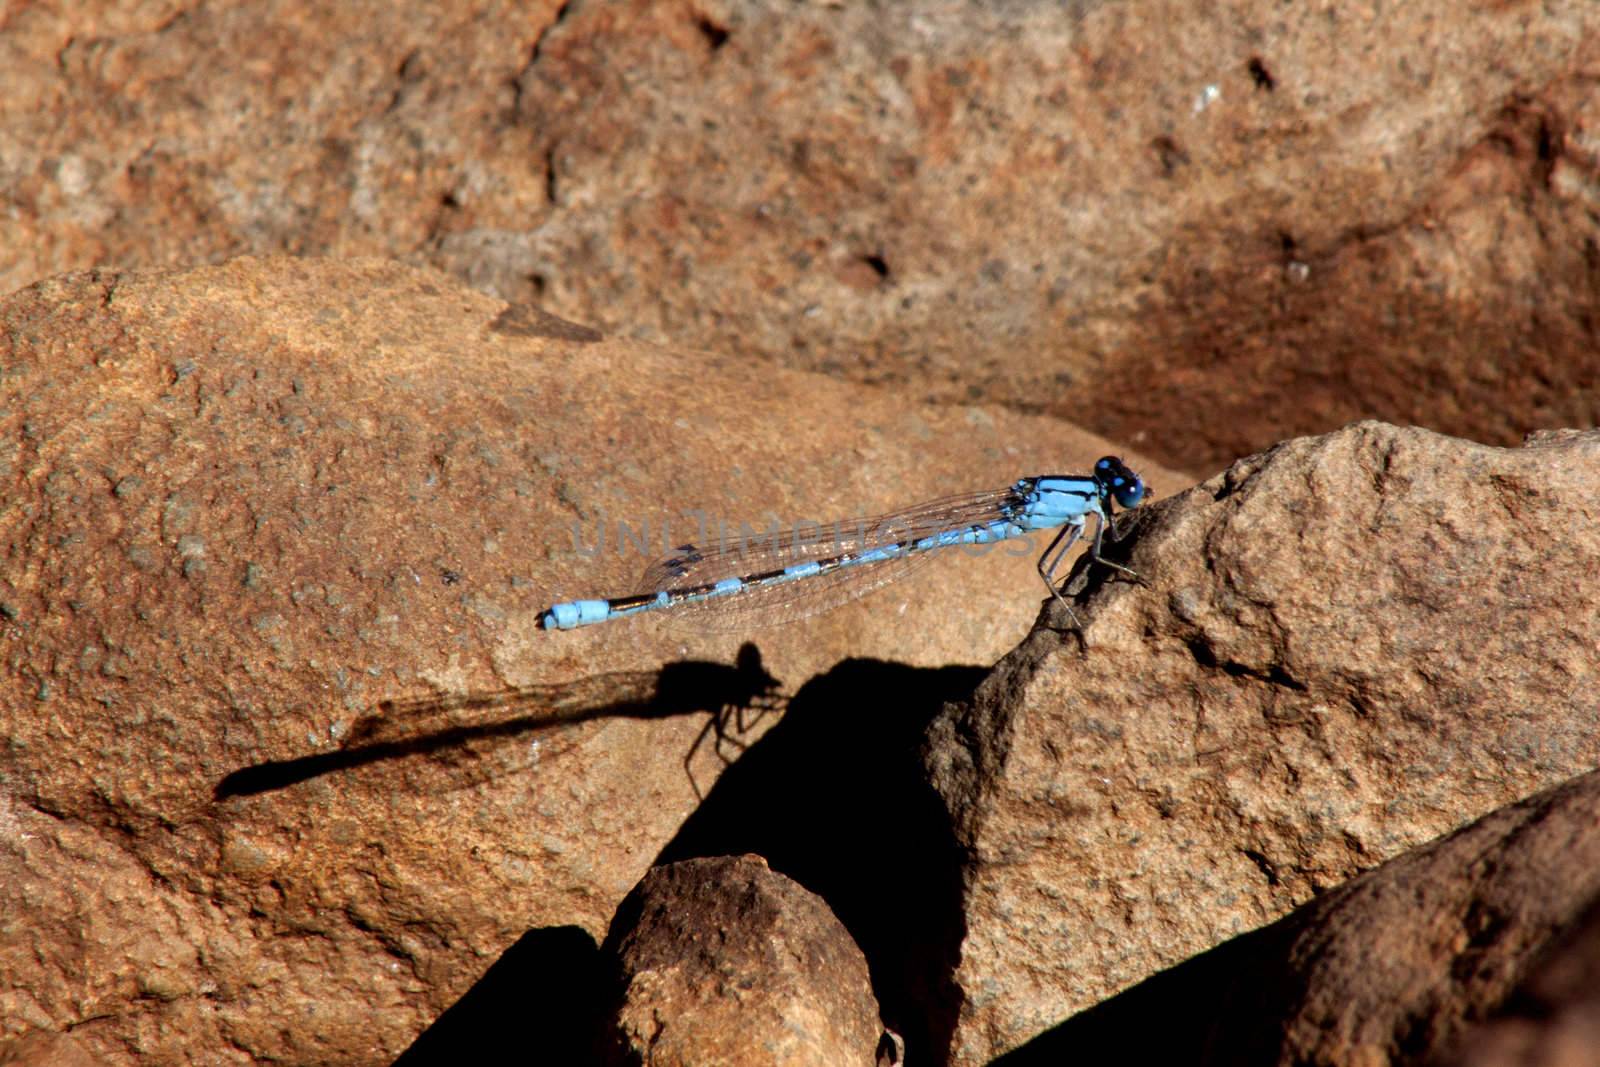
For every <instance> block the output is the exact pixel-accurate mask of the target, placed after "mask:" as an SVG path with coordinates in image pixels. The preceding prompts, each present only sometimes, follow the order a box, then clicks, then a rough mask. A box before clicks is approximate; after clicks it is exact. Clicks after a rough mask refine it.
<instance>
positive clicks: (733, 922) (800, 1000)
mask: <svg viewBox="0 0 1600 1067" xmlns="http://www.w3.org/2000/svg"><path fill="white" fill-rule="evenodd" d="M604 947H605V948H606V950H607V951H608V952H610V953H612V954H613V955H614V956H615V960H616V966H617V968H618V980H619V982H620V983H621V985H622V990H621V999H620V1001H619V1003H618V1005H617V1007H616V1014H615V1017H614V1020H613V1026H614V1031H613V1035H612V1040H611V1042H610V1043H609V1045H608V1048H609V1060H608V1062H611V1063H616V1064H636V1063H638V1064H651V1065H654V1067H690V1065H699V1064H727V1065H729V1067H733V1065H737V1064H747V1063H749V1064H753V1063H766V1064H774V1065H780V1064H786V1065H793V1067H800V1065H815V1067H834V1065H838V1067H844V1065H846V1064H866V1065H870V1064H873V1063H875V1062H876V1053H877V1049H878V1046H879V1043H880V1038H881V1036H882V1032H883V1031H882V1027H881V1026H880V1025H879V1024H878V1007H877V1003H876V1001H874V1000H873V998H872V987H871V983H870V981H869V979H868V976H867V961H866V958H865V957H864V956H862V955H861V950H860V949H859V948H857V947H856V945H855V943H854V942H853V941H851V940H850V935H849V933H848V932H846V930H845V928H844V927H843V926H842V925H841V924H840V923H839V920H838V919H836V918H834V916H833V913H832V912H830V911H829V910H828V907H827V905H826V904H824V903H823V902H822V901H821V900H819V899H818V898H817V897H815V896H813V895H812V894H810V893H808V892H806V891H805V890H804V889H803V888H801V887H800V886H799V885H796V884H795V883H794V882H793V881H791V880H789V879H788V878H785V877H784V876H783V875H781V874H774V873H773V872H772V871H770V870H768V869H767V865H766V863H764V862H763V861H762V860H761V858H760V857H759V856H739V857H732V856H728V857H717V858H708V859H696V860H685V861H683V862H681V863H674V864H670V865H668V866H666V867H658V868H656V869H655V870H652V871H651V872H650V873H649V874H648V875H646V876H645V878H644V881H642V882H641V883H640V884H639V886H638V888H636V889H635V890H634V891H633V892H632V893H631V894H629V896H628V898H627V899H626V900H624V901H623V902H622V905H621V906H620V907H619V908H618V910H617V916H616V918H615V920H613V923H612V928H611V933H610V935H609V936H608V937H607V939H606V945H605V946H604Z"/></svg>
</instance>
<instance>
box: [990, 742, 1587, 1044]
mask: <svg viewBox="0 0 1600 1067" xmlns="http://www.w3.org/2000/svg"><path fill="white" fill-rule="evenodd" d="M1597 806H1600V773H1595V772H1591V773H1589V774H1586V775H1582V776H1580V777H1578V778H1576V779H1574V780H1573V781H1571V782H1568V783H1566V784H1564V785H1561V786H1558V787H1556V788H1555V789H1552V790H1548V791H1546V792H1544V793H1541V794H1539V795H1537V796H1535V797H1532V798H1530V799H1529V800H1526V801H1523V802H1521V803H1518V804H1515V805H1511V806H1508V807H1505V808H1501V809H1499V810H1498V811H1495V812H1494V813H1492V814H1490V815H1488V816H1485V817H1484V818H1483V819H1480V820H1478V821H1477V822H1475V823H1473V824H1472V825H1471V826H1469V827H1466V828H1465V829H1463V830H1461V831H1458V832H1457V833H1455V834H1452V835H1450V836H1449V837H1447V838H1445V839H1443V840H1440V841H1436V842H1433V843H1431V844H1429V845H1427V846H1425V847H1424V848H1421V849H1418V850H1416V851H1414V852H1411V853H1407V854H1406V855H1404V856H1401V857H1399V858H1398V859H1394V860H1390V861H1389V862H1388V863H1385V864H1384V865H1383V866H1381V867H1379V868H1377V869H1375V870H1373V871H1369V872H1367V873H1366V874H1364V875H1361V876H1359V877H1357V878H1355V879H1353V880H1351V881H1350V882H1348V883H1346V884H1344V885H1341V886H1339V887H1338V888H1336V889H1333V890H1330V891H1329V892H1327V893H1325V894H1323V895H1322V896H1320V897H1318V898H1317V899H1316V900H1314V901H1312V902H1311V903H1309V904H1307V905H1305V906H1303V907H1301V908H1299V909H1297V910H1296V911H1295V912H1294V913H1292V914H1291V915H1289V916H1287V917H1286V918H1284V919H1282V920H1281V921H1279V922H1276V923H1274V924H1272V925H1271V926H1268V927H1265V928H1263V929H1261V930H1257V931H1255V932H1253V933H1250V934H1246V935H1244V936H1242V937H1239V938H1235V939H1234V940H1232V941H1229V942H1227V943H1225V944H1223V945H1221V946H1219V947H1217V948H1216V949H1213V950H1211V951H1209V952H1206V953H1204V954H1203V955H1200V956H1198V957H1196V958H1194V959H1192V960H1189V961H1187V962H1185V963H1183V964H1181V965H1179V966H1177V967H1175V968H1172V969H1171V970H1169V971H1164V972H1162V973H1161V974H1159V975H1156V976H1155V977H1153V978H1151V979H1149V980H1147V981H1145V982H1142V983H1140V984H1139V985H1137V986H1135V987H1134V988H1132V989H1130V990H1128V991H1127V992H1126V993H1123V994H1121V995H1119V996H1116V997H1113V998H1112V999H1111V1000H1109V1001H1106V1002H1103V1003H1101V1004H1098V1005H1096V1006H1095V1007H1094V1008H1092V1009H1090V1010H1089V1011H1087V1012H1084V1013H1082V1014H1080V1015H1078V1016H1075V1017H1074V1018H1072V1019H1070V1020H1068V1021H1067V1022H1065V1023H1063V1024H1062V1025H1060V1026H1058V1027H1056V1028H1054V1029H1052V1030H1051V1031H1050V1032H1049V1033H1047V1034H1045V1035H1043V1036H1041V1037H1039V1038H1037V1039H1035V1040H1034V1041H1031V1042H1029V1043H1028V1044H1027V1045H1025V1046H1023V1047H1022V1048H1020V1049H1018V1050H1016V1051H1015V1052H1013V1053H1011V1054H1009V1055H1006V1056H1003V1057H1001V1058H1000V1059H999V1060H998V1061H996V1063H997V1065H1000V1064H1003V1065H1004V1067H1029V1065H1034V1064H1039V1065H1043V1064H1053V1063H1061V1062H1063V1060H1064V1059H1068V1058H1072V1057H1080V1058H1083V1059H1085V1060H1088V1061H1097V1060H1099V1059H1101V1058H1106V1057H1110V1058H1118V1057H1120V1058H1124V1059H1126V1060H1128V1061H1129V1062H1138V1063H1192V1064H1199V1065H1211V1064H1215V1065H1217V1067H1221V1065H1224V1064H1231V1065H1238V1067H1268V1065H1274V1064H1307V1065H1312V1064H1316V1065H1322V1064H1326V1065H1329V1067H1333V1065H1338V1064H1353V1063H1354V1064H1368V1065H1372V1067H1378V1065H1393V1067H1401V1065H1404V1064H1421V1063H1432V1064H1444V1063H1459V1062H1463V1061H1462V1060H1461V1059H1459V1058H1458V1057H1460V1056H1465V1062H1468V1063H1473V1064H1484V1065H1488V1064H1511V1063H1527V1064H1541V1063H1544V1064H1550V1065H1551V1067H1555V1065H1556V1064H1559V1063H1563V1062H1566V1063H1592V1062H1593V1060H1594V1054H1595V1049H1596V1048H1597V1047H1600V1046H1597V1045H1596V1044H1595V1042H1594V1040H1593V1033H1594V1015H1593V1002H1594V997H1595V990H1596V988H1597V987H1596V984H1595V977H1594V976H1595V967H1596V962H1597V960H1600V953H1597V952H1596V943H1595V941H1596V939H1595V929H1596V926H1595V921H1594V917H1595V908H1596V906H1597V904H1600V821H1597V820H1596V819H1595V811H1596V808H1597ZM1486 1017H1487V1018H1488V1019H1490V1020H1491V1021H1490V1022H1488V1023H1480V1022H1475V1020H1484V1019H1485V1018H1486ZM1152 1018H1159V1019H1161V1020H1162V1025H1161V1027H1159V1028H1151V1027H1148V1026H1144V1025H1142V1024H1143V1023H1144V1022H1146V1021H1147V1020H1149V1019H1152ZM1574 1052H1578V1053H1580V1055H1579V1057H1578V1058H1576V1059H1567V1060H1563V1059H1561V1056H1563V1055H1566V1056H1571V1055H1572V1054H1573V1053H1574Z"/></svg>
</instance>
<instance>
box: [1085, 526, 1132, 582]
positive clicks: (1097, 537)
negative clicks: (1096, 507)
mask: <svg viewBox="0 0 1600 1067" xmlns="http://www.w3.org/2000/svg"><path fill="white" fill-rule="evenodd" d="M1094 519H1095V527H1094V541H1093V542H1092V543H1091V544H1090V545H1089V558H1090V559H1092V560H1094V561H1095V562H1096V563H1099V564H1101V565H1102V566H1106V567H1110V568H1111V569H1112V570H1114V571H1118V572H1119V573H1122V574H1126V575H1127V576H1128V577H1129V578H1132V579H1133V580H1134V581H1136V582H1140V583H1142V582H1143V581H1144V579H1143V578H1142V577H1140V575H1139V572H1138V571H1136V570H1134V569H1133V568H1132V567H1124V566H1123V565H1122V564H1120V563H1113V562H1111V561H1110V560H1109V559H1106V558H1105V557H1104V556H1102V555H1101V554H1100V545H1101V542H1102V541H1103V540H1104V536H1105V532H1106V519H1105V516H1103V515H1101V514H1100V513H1099V512H1098V511H1097V512H1095V513H1094ZM1111 539H1112V540H1113V541H1115V540H1116V539H1117V531H1116V529H1115V528H1114V527H1113V529H1112V531H1111Z"/></svg>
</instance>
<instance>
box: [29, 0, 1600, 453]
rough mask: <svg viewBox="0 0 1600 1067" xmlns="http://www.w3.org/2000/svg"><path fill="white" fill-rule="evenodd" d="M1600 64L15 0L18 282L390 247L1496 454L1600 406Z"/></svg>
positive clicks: (767, 337) (1212, 430)
mask: <svg viewBox="0 0 1600 1067" xmlns="http://www.w3.org/2000/svg"><path fill="white" fill-rule="evenodd" d="M1597 70H1600V7H1597V6H1596V5H1595V4H1593V3H1592V2H1591V0H1552V2H1549V3H1542V4H1527V3H1494V4H1461V3H1458V2H1456V0H1413V2H1409V3H1405V4H1388V5H1366V6H1362V7H1356V8H1352V7H1350V5H1348V4H1344V3H1340V2H1339V0H1315V2H1308V3H1296V4H1291V5H1284V4H1268V3H1261V2H1259V0H1225V2H1220V3H1213V4H1207V5H1195V4H1192V3H1189V2H1187V0H1152V2H1145V3H1138V4H1127V3H1104V2H1099V0H1077V2H1073V3H1068V4H1063V3H1060V2H1058V0H1029V2H1023V3H1007V4H1002V5H996V4H991V3H986V2H983V0H968V2H965V3H919V4H915V5H871V4H867V5H856V4H831V3H821V4H808V5H801V6H796V5H792V4H774V3H770V2H764V3H757V2H737V0H715V2H699V0H696V2H693V3H691V2H687V0H684V2H669V3H657V2H654V0H636V2H632V3H621V2H588V3H582V2H579V3H567V4H562V3H559V2H558V0H540V2H531V3H517V2H509V0H482V2H474V3H468V4H451V5H447V6H443V7H441V6H440V5H437V4H430V3H419V2H409V3H400V4H390V3H383V4H377V3H372V2H370V0H369V2H367V3H345V4H339V5H333V6H330V5H326V4H311V3H299V2H290V3H283V4H274V5H270V6H265V5H222V4H195V3H183V2H181V0H145V2H140V3H128V4H117V5H103V4H100V5H96V4H63V5H40V4H27V5H12V7H11V8H10V9H8V10H7V11H6V12H5V13H4V15H0V204H3V206H4V208H5V210H4V211H0V292H3V291H9V290H10V289H12V288H15V287H17V286H20V285H23V284H27V283H30V282H33V281H36V280H39V279H41V278H44V277H47V276H50V275H53V274H56V273H58V272H60V271H63V270H69V269H76V268H82V267H87V266H91V265H95V264H110V265H115V266H122V267H144V266H151V265H168V264H181V263H195V262H201V261H215V260H218V259H221V258H224V257H227V256H231V255H236V254H239V253H243V252H254V253H271V252H281V251H288V252H296V253H307V254H335V255H344V256H349V255H364V254H381V255H388V256H392V257H397V258H404V259H409V260H411V261H413V262H419V263H421V262H426V263H429V264H432V265H434V266H438V267H441V268H443V269H445V270H448V271H450V272H451V273H453V274H455V275H456V276H457V277H458V278H461V279H463V280H465V281H467V282H468V283H469V284H471V285H473V286H475V287H477V288H479V289H480V290H482V291H485V292H489V293H492V294H495V295H498V296H501V297H503V298H505V299H507V300H512V301H516V302H535V301H537V302H541V303H543V304H545V305H546V306H548V307H550V308H551V309H552V310H554V311H556V312H558V313H560V314H562V315H564V316H566V317H568V318H570V319H573V320H576V321H582V322H588V323H593V324H596V325H600V326H602V327H605V328H607V329H610V330H615V331H625V332H628V333H631V334H635V335H644V336H648V337H652V338H654V339H656V340H658V341H667V342H670V343H673V344H686V345H691V346H695V347H699V348H705V349H711V350H716V351H722V352H727V353H736V354H738V355H739V356H740V357H741V358H757V359H760V360H763V361H766V362H769V363H778V364H783V365H789V366H794V367H801V368H809V369H815V370H825V371H828V372H830V373H834V374H838V375H843V376H847V377H850V378H852V379H855V380H859V381H873V382H897V383H901V384H903V385H904V386H905V388H906V389H907V390H908V392H909V393H910V394H911V395H914V396H917V397H919V398H921V397H923V396H928V395H933V396H938V397H941V398H944V399H955V400H958V401H962V402H965V401H968V400H971V399H979V398H981V399H984V400H987V401H990V402H996V403H1002V404H1006V405H1013V406H1020V407H1022V408H1024V409H1027V410H1035V411H1047V412H1054V413H1058V414H1064V415H1066V416H1067V417H1068V418H1070V419H1072V420H1075V421H1084V420H1087V424H1088V425H1089V426H1090V427H1091V428H1096V429H1098V430H1100V431H1101V432H1105V433H1109V434H1111V435H1112V436H1114V437H1115V438H1117V439H1121V440H1126V441H1129V442H1132V443H1135V444H1137V443H1140V442H1141V441H1147V442H1148V445H1149V447H1150V448H1151V449H1153V450H1155V454H1157V455H1159V456H1161V457H1162V458H1164V459H1165V460H1166V461H1167V462H1169V463H1172V464H1175V465H1178V466H1183V467H1186V468H1188V469H1192V470H1195V471H1197V472H1199V471H1205V470H1208V469H1209V468H1210V466H1211V465H1212V464H1213V463H1214V462H1218V461H1225V460H1227V459H1231V458H1233V457H1234V456H1237V455H1240V454H1243V453H1244V452H1247V451H1250V450H1251V449H1252V448H1259V447H1263V446H1265V445H1266V444H1268V443H1270V442H1271V441H1274V440H1277V439H1279V438H1281V437H1285V436H1289V435H1291V434H1293V433H1296V432H1309V431H1317V430H1323V429H1328V428H1331V427H1333V426H1336V425H1338V424H1340V423H1342V422H1344V421H1347V420H1349V419H1352V418H1358V417H1365V416H1370V415H1379V416H1384V417H1387V418H1389V419H1391V420H1394V421H1419V422H1424V423H1427V424H1429V425H1432V426H1434V427H1435V428H1438V429H1442V430H1446V431H1450V432H1454V433H1460V434H1463V435H1467V436H1474V437H1479V438H1486V439H1493V440H1497V441H1499V442H1501V443H1510V442H1512V441H1515V440H1516V439H1517V437H1518V436H1519V435H1520V433H1521V432H1522V431H1523V430H1525V429H1527V428H1530V427H1534V426H1552V425H1568V424H1575V423H1576V424H1586V423H1589V422H1593V421H1594V420H1595V418H1596V416H1597V414H1600V412H1597V410H1596V408H1595V403H1594V388H1593V387H1594V383H1595V381H1596V372H1597V367H1600V362H1597V358H1600V357H1597V356H1596V353H1597V352H1600V343H1597V340H1600V338H1597V335H1596V325H1595V323H1596V322H1597V321H1600V315H1597V314H1596V312H1597V311H1600V280H1597V279H1600V273H1597V268H1596V262H1597V256H1600V253H1597V251H1596V249H1597V248H1600V214H1597V213H1596V211H1595V204H1596V203H1597V202H1600V91H1597V88H1596V87H1597V85H1600V80H1597V79H1596V77H1595V75H1596V72H1597ZM1153 411H1154V412H1160V417H1159V418H1152V417H1151V413H1152V412H1153Z"/></svg>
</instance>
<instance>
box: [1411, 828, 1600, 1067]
mask: <svg viewBox="0 0 1600 1067" xmlns="http://www.w3.org/2000/svg"><path fill="white" fill-rule="evenodd" d="M1587 799H1588V803H1587V804H1586V806H1585V807H1584V809H1583V811H1582V812H1581V813H1580V815H1579V818H1581V819H1582V820H1583V822H1582V825H1581V827H1580V828H1579V829H1578V830H1577V831H1576V833H1575V834H1574V836H1575V837H1576V836H1579V835H1580V834H1581V835H1582V838H1581V839H1582V841H1583V843H1585V844H1587V843H1588V839H1589V838H1592V837H1593V836H1595V834H1594V830H1595V817H1594V813H1595V810H1596V808H1600V798H1596V797H1593V796H1591V797H1589V798H1587ZM1582 858H1587V859H1588V860H1589V863H1590V867H1589V870H1588V871H1579V870H1577V869H1576V866H1575V864H1574V863H1573V862H1571V861H1567V862H1563V863H1562V864H1561V866H1560V868H1559V869H1558V870H1557V871H1556V872H1555V878H1554V879H1552V881H1551V882H1550V883H1546V884H1541V885H1539V886H1537V887H1536V888H1535V892H1537V893H1538V894H1540V895H1545V894H1549V893H1550V892H1551V891H1552V890H1554V891H1556V892H1565V890H1566V889H1567V884H1570V883H1579V884H1581V882H1582V880H1583V878H1584V877H1585V875H1587V874H1589V873H1590V872H1592V871H1594V870H1595V869H1596V868H1597V867H1600V859H1596V858H1595V857H1594V856H1593V855H1592V852H1591V853H1589V854H1587V855H1586V854H1585V853H1583V852H1580V851H1578V850H1574V856H1573V859H1582ZM1556 879H1559V880H1556ZM1564 883H1567V884H1564ZM1589 904H1590V907H1589V909H1588V913H1587V914H1586V915H1583V916H1582V917H1581V918H1579V919H1578V921H1576V922H1575V923H1573V924H1572V927H1573V928H1572V929H1570V930H1568V931H1566V932H1564V933H1563V935H1562V936H1561V937H1559V938H1558V939H1555V943H1554V944H1551V945H1548V946H1541V947H1542V948H1544V949H1545V951H1543V952H1542V953H1540V954H1538V955H1537V956H1535V959H1534V966H1533V967H1532V968H1531V972H1532V973H1530V974H1528V975H1527V976H1526V977H1525V978H1523V980H1522V981H1521V982H1519V983H1518V985H1517V987H1516V989H1514V990H1513V991H1512V992H1511V995H1510V996H1508V997H1507V998H1505V1001H1504V1003H1503V1005H1502V1006H1501V1007H1500V1010H1499V1011H1497V1012H1496V1013H1495V1017H1494V1018H1493V1019H1492V1020H1491V1021H1489V1022H1486V1023H1484V1024H1483V1025H1481V1026H1476V1027H1472V1028H1470V1029H1468V1030H1466V1032H1464V1033H1463V1034H1461V1036H1460V1039H1459V1040H1458V1041H1457V1042H1456V1045H1457V1047H1456V1048H1455V1049H1453V1050H1452V1052H1451V1054H1450V1055H1449V1056H1447V1057H1442V1059H1443V1062H1445V1063H1449V1064H1459V1065H1460V1067H1495V1065H1497V1064H1508V1063H1515V1064H1520V1065H1522V1067H1585V1065H1589V1064H1594V1063H1596V1062H1597V1061H1600V893H1596V894H1594V895H1592V896H1591V899H1590V901H1589ZM1495 918H1498V916H1495Z"/></svg>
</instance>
